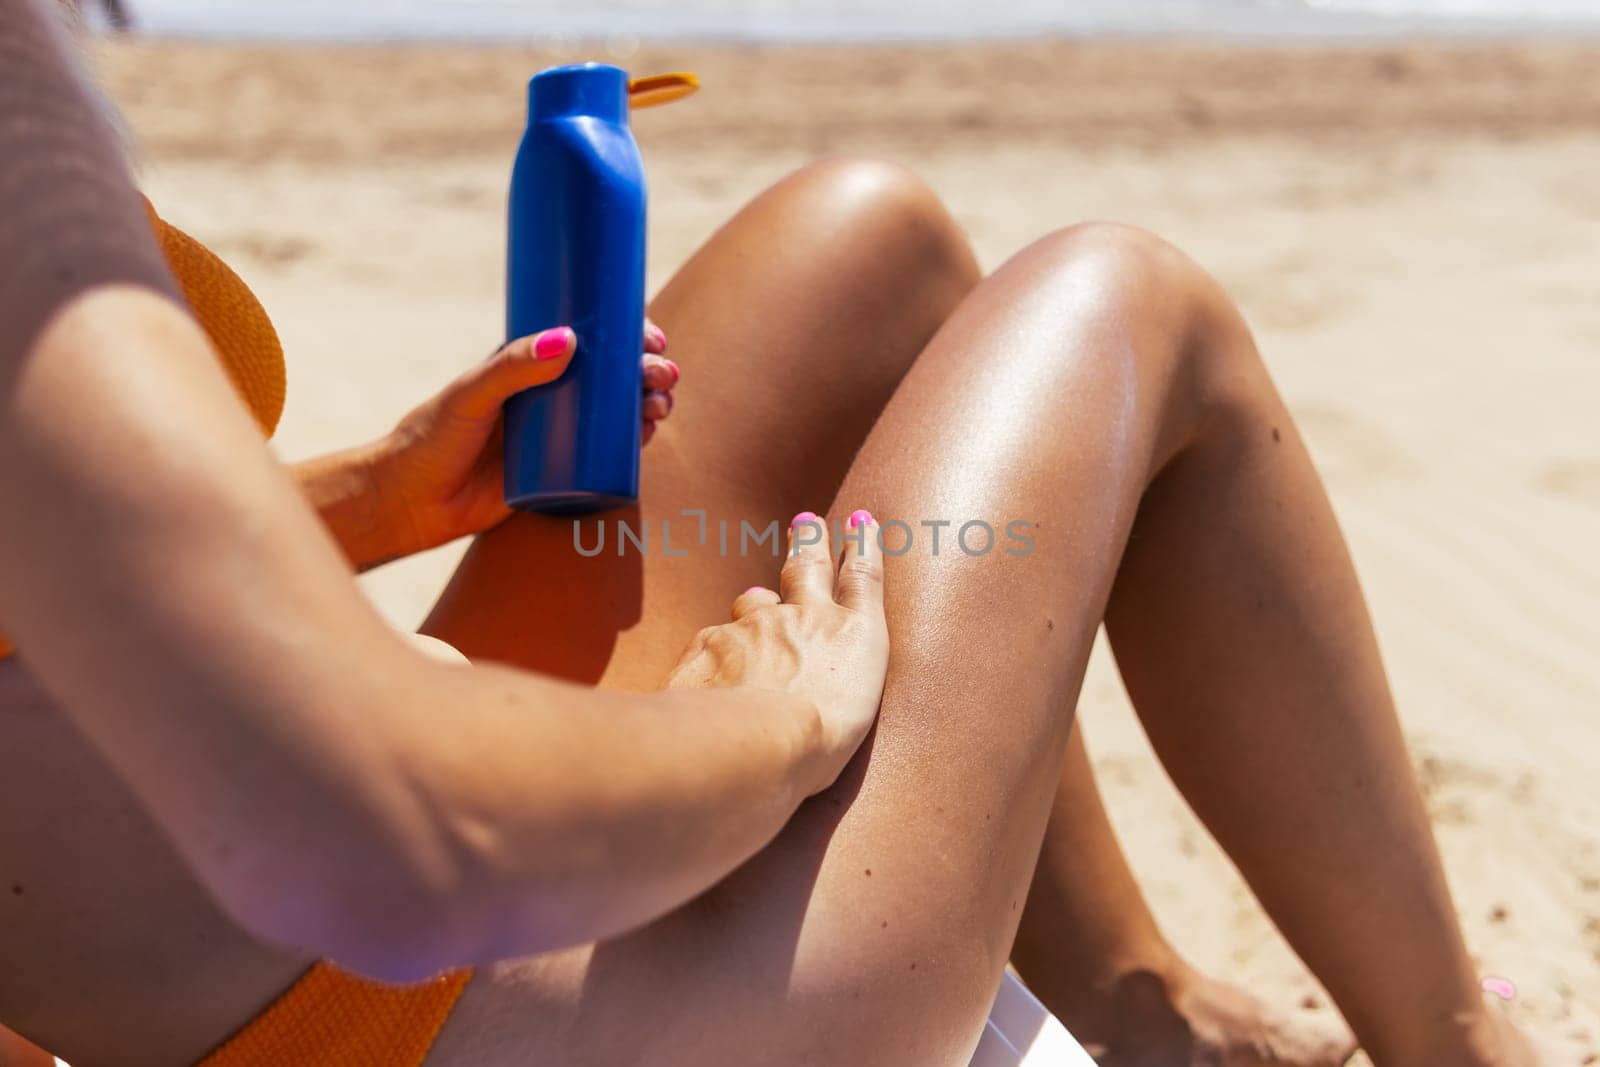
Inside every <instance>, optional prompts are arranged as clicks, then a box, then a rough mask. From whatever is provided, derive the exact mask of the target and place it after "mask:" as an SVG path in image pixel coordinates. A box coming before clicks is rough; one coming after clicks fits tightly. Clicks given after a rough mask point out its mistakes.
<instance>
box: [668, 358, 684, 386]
mask: <svg viewBox="0 0 1600 1067" xmlns="http://www.w3.org/2000/svg"><path fill="white" fill-rule="evenodd" d="M664 362H665V363H666V365H667V369H668V370H670V371H671V372H672V384H673V385H677V384H678V379H679V378H682V377H683V372H682V371H681V370H679V369H678V365H677V364H676V363H674V362H673V361H672V360H670V359H669V360H665V361H664Z"/></svg>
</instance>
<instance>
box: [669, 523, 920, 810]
mask: <svg viewBox="0 0 1600 1067" xmlns="http://www.w3.org/2000/svg"><path fill="white" fill-rule="evenodd" d="M848 525H849V534H848V536H847V537H846V538H845V541H846V544H845V548H844V552H843V554H842V557H841V559H840V561H839V565H838V567H837V568H835V566H834V562H833V556H832V554H831V552H830V549H829V546H828V531H827V526H826V524H825V523H824V522H823V521H822V520H821V519H819V518H818V517H817V516H816V515H813V514H812V513H811V512H809V511H804V512H801V513H800V514H799V515H796V516H795V517H794V520H793V522H792V523H791V524H790V527H789V537H790V550H789V556H788V558H787V559H786V560H785V561H784V564H783V573H782V577H781V579H780V582H779V587H780V590H781V592H774V591H772V590H771V589H767V588H765V587H763V586H754V587H752V588H750V589H746V590H745V591H744V592H743V593H742V594H740V596H739V598H738V599H737V600H735V601H734V602H733V621H732V622H729V623H725V624H723V625H721V626H709V627H707V628H706V629H704V630H701V631H700V632H699V633H698V634H696V635H695V639H694V641H693V642H691V643H690V645H689V649H688V651H686V652H685V653H684V654H683V658H682V659H680V660H679V661H678V665H677V666H676V667H675V668H674V669H673V671H672V673H671V675H669V676H668V678H667V682H666V688H668V689H687V688H716V687H723V686H747V687H750V688H754V689H767V690H778V691H781V692H788V693H794V694H797V695H799V696H803V697H806V698H807V699H809V700H810V701H812V702H813V703H814V704H815V706H816V708H817V710H818V712H819V713H820V715H821V717H822V724H823V734H824V738H823V763H824V766H823V767H821V768H819V775H818V778H817V784H816V788H815V789H814V790H812V791H813V792H819V791H821V790H822V789H825V788H826V787H827V786H829V785H831V784H832V783H833V780H834V779H835V778H837V777H838V775H839V772H840V771H842V770H843V769H844V766H845V764H846V763H848V762H849V761H850V757H851V756H852V755H853V754H854V753H855V751H856V749H857V748H858V747H859V746H860V744H861V741H862V739H863V738H865V737H866V736H867V731H868V730H870V729H871V728H872V724H873V721H874V720H875V719H876V718H877V715H878V703H879V701H880V700H881V699H882V697H883V680H884V674H885V672H887V670H888V668H889V630H888V626H887V624H886V623H885V621H884V614H883V553H882V552H881V551H880V550H879V547H878V543H877V535H878V528H877V525H876V523H874V522H873V519H872V516H871V515H870V514H869V513H867V512H865V511H857V512H855V513H853V514H852V515H851V516H850V519H849V524H848Z"/></svg>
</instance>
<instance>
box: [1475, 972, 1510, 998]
mask: <svg viewBox="0 0 1600 1067" xmlns="http://www.w3.org/2000/svg"><path fill="white" fill-rule="evenodd" d="M1483 991H1484V992H1485V993H1492V994H1494V995H1495V996H1497V997H1499V998H1500V999H1501V1000H1515V999H1516V996H1517V987H1516V986H1514V985H1512V984H1511V982H1510V981H1509V980H1507V979H1505V978H1496V977H1494V976H1492V975H1491V976H1490V977H1488V978H1485V979H1484V980H1483Z"/></svg>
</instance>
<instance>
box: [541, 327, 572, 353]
mask: <svg viewBox="0 0 1600 1067" xmlns="http://www.w3.org/2000/svg"><path fill="white" fill-rule="evenodd" d="M571 343H572V329H571V327H568V326H559V327H557V328H556V329H554V330H546V331H545V332H544V333H541V334H540V335H539V339H538V340H537V341H535V342H533V358H534V359H559V358H561V357H562V356H564V355H566V354H567V346H568V345H570V344H571Z"/></svg>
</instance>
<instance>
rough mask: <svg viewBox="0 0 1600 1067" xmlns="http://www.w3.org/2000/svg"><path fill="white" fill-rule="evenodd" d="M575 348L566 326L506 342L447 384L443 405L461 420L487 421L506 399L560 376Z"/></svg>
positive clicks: (575, 343)
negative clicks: (484, 419) (483, 419)
mask: <svg viewBox="0 0 1600 1067" xmlns="http://www.w3.org/2000/svg"><path fill="white" fill-rule="evenodd" d="M577 347H578V338H577V335H576V334H574V333H573V332H572V329H571V328H570V327H567V326H558V327H556V328H555V329H553V330H545V331H543V332H541V333H535V334H529V335H528V336H526V337H519V338H517V339H516V340H515V341H508V342H506V343H505V345H503V346H502V347H501V349H500V351H498V352H496V353H495V354H494V355H492V356H490V357H489V358H488V359H486V360H484V361H483V362H482V363H480V364H478V365H477V366H476V367H473V368H472V369H471V370H469V371H467V372H466V373H465V374H463V375H462V376H461V377H459V378H457V379H456V380H455V381H454V382H452V383H451V384H450V385H449V387H448V388H447V389H446V390H445V397H444V402H445V406H446V408H447V409H448V410H449V411H450V412H451V414H454V415H459V416H461V417H463V418H473V419H478V418H489V417H490V416H492V415H495V414H497V413H498V412H499V410H500V405H501V404H503V403H505V402H506V400H507V398H509V397H511V396H513V395H515V394H517V393H520V392H522V390H524V389H531V388H532V387H533V386H535V385H544V384H545V383H546V382H553V381H555V380H556V379H557V378H559V377H561V374H562V372H563V371H565V370H566V369H567V365H568V364H569V363H571V362H572V353H573V352H574V351H575V350H576V349H577Z"/></svg>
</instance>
